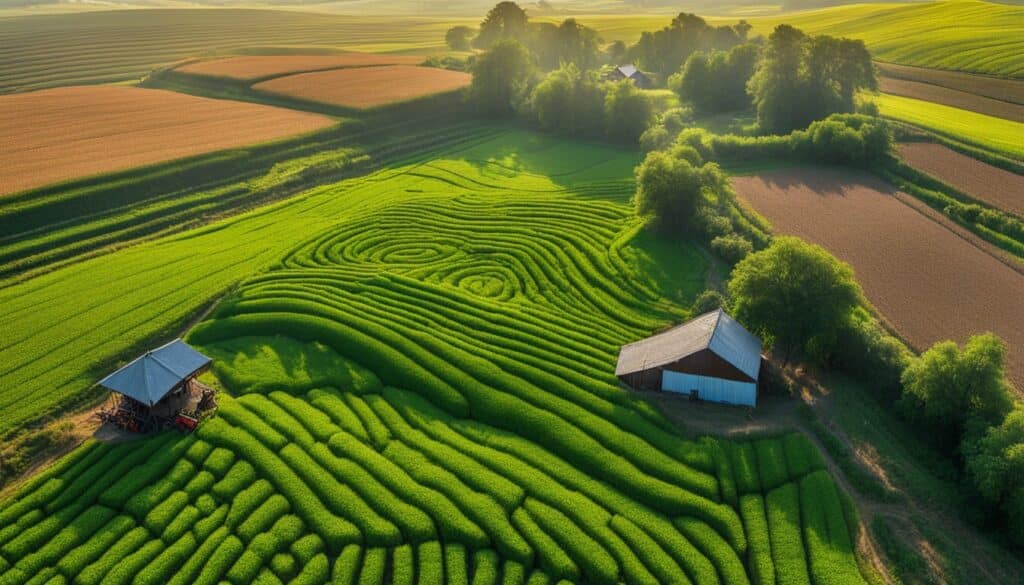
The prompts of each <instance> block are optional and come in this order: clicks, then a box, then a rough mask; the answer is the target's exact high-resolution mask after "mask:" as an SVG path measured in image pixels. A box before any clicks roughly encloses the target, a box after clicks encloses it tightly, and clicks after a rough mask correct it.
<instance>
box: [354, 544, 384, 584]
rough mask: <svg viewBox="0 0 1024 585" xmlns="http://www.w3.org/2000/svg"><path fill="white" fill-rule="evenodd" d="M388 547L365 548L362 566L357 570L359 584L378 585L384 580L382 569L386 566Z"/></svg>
mask: <svg viewBox="0 0 1024 585" xmlns="http://www.w3.org/2000/svg"><path fill="white" fill-rule="evenodd" d="M387 562H388V549H386V548H379V547H374V548H367V549H366V552H365V553H364V554H363V567H362V569H361V570H360V571H359V581H358V583H359V585H378V583H383V582H384V571H385V569H386V568H387Z"/></svg>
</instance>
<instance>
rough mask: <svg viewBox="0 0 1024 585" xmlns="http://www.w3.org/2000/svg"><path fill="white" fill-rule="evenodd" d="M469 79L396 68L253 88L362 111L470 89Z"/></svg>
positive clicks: (295, 78) (294, 78) (337, 72)
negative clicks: (466, 88) (468, 87)
mask: <svg viewBox="0 0 1024 585" xmlns="http://www.w3.org/2000/svg"><path fill="white" fill-rule="evenodd" d="M471 80H472V76H471V75H470V74H468V73H462V72H460V71H448V70H446V69H435V68H432V67H412V66H408V65H395V66H387V67H359V68H356V69H334V70H331V71H319V72H316V73H301V74H298V75H289V76H287V77H277V78H275V79H271V80H269V81H264V82H263V83H257V84H256V85H254V86H253V88H254V89H257V90H260V91H265V92H268V93H273V94H278V95H284V96H288V97H294V98H299V99H303V100H308V101H313V102H319V103H323V104H330V105H335V106H343V107H346V108H357V109H363V108H373V107H377V106H384V105H388V104H393V103H398V102H404V101H409V100H413V99H416V98H420V97H425V96H428V95H432V94H436V93H445V92H449V91H454V90H457V89H462V88H464V87H467V86H469V83H470V81H471Z"/></svg>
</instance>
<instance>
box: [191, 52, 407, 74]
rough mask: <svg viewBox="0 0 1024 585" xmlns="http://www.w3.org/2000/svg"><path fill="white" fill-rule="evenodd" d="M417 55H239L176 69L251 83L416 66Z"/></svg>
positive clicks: (198, 62) (197, 62)
mask: <svg viewBox="0 0 1024 585" xmlns="http://www.w3.org/2000/svg"><path fill="white" fill-rule="evenodd" d="M423 59H424V57H422V56H420V55H379V54H374V53H344V54H340V55H242V56H238V57H225V58H222V59H211V60H209V61H196V62H194V63H189V64H186V65H183V66H181V67H179V68H178V71H180V72H182V73H189V74H192V75H203V76H206V77H226V78H228V79H238V80H240V81H255V80H258V79H267V78H270V77H278V76H281V75H287V74H290V73H307V72H310V71H323V70H326V69H343V68H346V67H368V66H373V65H419V64H420V63H422V62H423Z"/></svg>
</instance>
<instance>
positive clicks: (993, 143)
mask: <svg viewBox="0 0 1024 585" xmlns="http://www.w3.org/2000/svg"><path fill="white" fill-rule="evenodd" d="M872 99H873V100H874V101H875V103H876V104H878V108H879V110H880V111H881V113H882V115H883V116H886V117H889V118H893V119H894V120H899V121H900V122H906V123H908V124H913V125H914V126H920V127H921V128H924V129H926V130H930V131H932V132H935V133H937V134H941V135H943V136H946V137H948V138H952V139H953V140H958V141H960V142H966V143H968V144H971V145H975V146H980V147H982V148H984V149H987V150H990V151H994V152H996V153H999V154H1003V155H1008V156H1010V157H1013V158H1017V159H1024V124H1021V123H1020V122H1014V121H1012V120H1006V119H1004V118H995V117H993V116H986V115H985V114H979V113H976V112H971V111H967V110H961V109H959V108H952V107H949V106H944V105H942V104H936V103H932V102H926V101H922V100H915V99H912V98H906V97H901V96H895V95H886V94H880V95H877V96H874V97H873V98H872Z"/></svg>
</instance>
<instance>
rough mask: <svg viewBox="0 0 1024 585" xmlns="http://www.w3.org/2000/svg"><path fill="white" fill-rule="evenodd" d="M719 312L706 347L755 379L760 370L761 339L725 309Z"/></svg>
mask: <svg viewBox="0 0 1024 585" xmlns="http://www.w3.org/2000/svg"><path fill="white" fill-rule="evenodd" d="M720 313H721V314H720V316H719V319H718V325H717V327H715V332H714V334H712V335H711V341H710V342H709V343H708V349H710V350H711V351H713V352H715V354H717V355H718V357H720V358H722V359H724V360H725V361H727V362H729V363H730V364H732V365H734V366H736V369H738V370H739V371H741V372H743V373H744V374H746V375H748V376H750V377H751V378H752V379H754V380H757V376H758V374H759V373H760V371H761V340H760V339H758V338H757V336H756V335H754V334H752V333H751V332H749V331H747V330H746V328H744V327H743V325H740V324H739V322H738V321H736V320H735V319H733V318H732V317H730V316H729V314H728V313H726V312H725V311H720Z"/></svg>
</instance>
